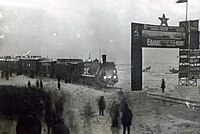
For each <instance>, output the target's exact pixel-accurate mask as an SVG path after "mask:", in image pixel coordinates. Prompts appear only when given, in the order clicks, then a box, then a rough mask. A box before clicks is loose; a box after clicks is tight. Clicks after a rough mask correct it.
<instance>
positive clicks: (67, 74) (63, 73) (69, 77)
mask: <svg viewBox="0 0 200 134" xmlns="http://www.w3.org/2000/svg"><path fill="white" fill-rule="evenodd" d="M83 69H84V67H83V60H82V59H57V62H56V66H55V75H56V77H57V78H58V79H64V80H65V82H66V83H71V82H73V83H74V82H78V81H79V79H80V76H81V75H82V74H83V72H84V70H83Z"/></svg>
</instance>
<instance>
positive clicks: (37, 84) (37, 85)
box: [36, 80, 39, 88]
mask: <svg viewBox="0 0 200 134" xmlns="http://www.w3.org/2000/svg"><path fill="white" fill-rule="evenodd" d="M36 87H37V88H39V81H38V80H37V81H36Z"/></svg>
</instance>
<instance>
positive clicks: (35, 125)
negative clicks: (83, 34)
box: [16, 114, 42, 134]
mask: <svg viewBox="0 0 200 134" xmlns="http://www.w3.org/2000/svg"><path fill="white" fill-rule="evenodd" d="M41 129H42V125H41V122H40V120H39V119H38V118H37V117H36V116H35V115H31V114H28V115H25V116H23V117H20V118H19V120H18V121H17V126H16V134H41Z"/></svg>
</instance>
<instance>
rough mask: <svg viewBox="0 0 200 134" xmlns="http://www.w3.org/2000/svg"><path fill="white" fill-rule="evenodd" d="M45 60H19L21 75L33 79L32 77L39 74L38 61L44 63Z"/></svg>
mask: <svg viewBox="0 0 200 134" xmlns="http://www.w3.org/2000/svg"><path fill="white" fill-rule="evenodd" d="M46 60H47V58H37V57H36V58H35V57H33V58H21V59H19V62H18V65H19V70H20V71H21V74H25V75H29V76H30V77H34V75H38V74H39V68H40V64H39V62H40V61H46Z"/></svg>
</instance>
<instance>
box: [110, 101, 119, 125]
mask: <svg viewBox="0 0 200 134" xmlns="http://www.w3.org/2000/svg"><path fill="white" fill-rule="evenodd" d="M110 116H111V119H112V125H111V127H118V125H119V124H118V119H119V116H120V113H119V104H117V103H116V102H115V101H114V102H113V103H112V106H111V109H110Z"/></svg>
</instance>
